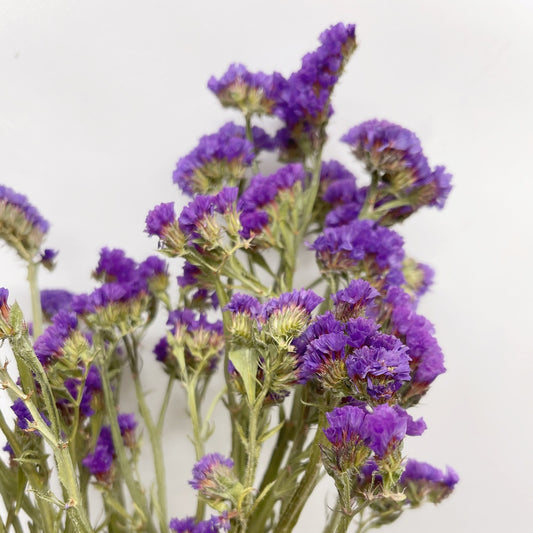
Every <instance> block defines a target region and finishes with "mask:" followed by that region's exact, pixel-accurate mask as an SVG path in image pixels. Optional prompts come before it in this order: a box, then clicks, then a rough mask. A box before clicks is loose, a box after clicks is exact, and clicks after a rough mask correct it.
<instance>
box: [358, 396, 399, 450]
mask: <svg viewBox="0 0 533 533" xmlns="http://www.w3.org/2000/svg"><path fill="white" fill-rule="evenodd" d="M406 431H407V421H406V419H405V417H403V416H401V415H399V414H398V413H397V412H396V410H395V409H393V408H392V407H390V405H387V404H384V405H377V406H376V407H374V409H373V411H372V413H369V414H367V416H366V418H365V421H364V432H365V435H366V444H367V446H368V447H369V448H371V449H372V451H373V452H374V453H375V454H376V455H377V456H378V457H383V456H384V455H386V454H387V453H389V452H391V451H392V450H394V449H395V448H396V446H397V445H398V443H400V442H401V441H402V440H403V439H404V437H405V435H406Z"/></svg>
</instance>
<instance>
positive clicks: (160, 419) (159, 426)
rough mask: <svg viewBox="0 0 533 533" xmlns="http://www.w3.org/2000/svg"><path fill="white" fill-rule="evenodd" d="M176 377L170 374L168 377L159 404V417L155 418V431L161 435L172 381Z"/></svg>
mask: <svg viewBox="0 0 533 533" xmlns="http://www.w3.org/2000/svg"><path fill="white" fill-rule="evenodd" d="M175 381H176V378H175V377H174V376H173V375H171V376H169V378H168V384H167V389H166V391H165V396H164V398H163V403H162V404H161V409H160V410H159V417H158V418H157V432H158V433H159V434H160V435H161V433H162V432H163V425H164V423H165V416H166V414H167V409H168V406H169V403H170V395H171V394H172V388H173V387H174V382H175Z"/></svg>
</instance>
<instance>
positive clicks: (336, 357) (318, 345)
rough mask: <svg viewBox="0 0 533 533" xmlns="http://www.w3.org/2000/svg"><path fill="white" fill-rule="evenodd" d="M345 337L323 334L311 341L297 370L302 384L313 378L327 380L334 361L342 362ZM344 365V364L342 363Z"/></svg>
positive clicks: (341, 334) (336, 334)
mask: <svg viewBox="0 0 533 533" xmlns="http://www.w3.org/2000/svg"><path fill="white" fill-rule="evenodd" d="M345 347H346V336H345V335H344V333H325V334H324V335H320V337H318V338H317V339H315V340H313V341H311V343H310V344H309V346H308V347H307V350H306V351H305V353H304V355H303V357H302V359H301V366H300V368H299V374H300V379H301V381H303V382H306V381H309V380H310V379H311V378H313V377H318V379H319V380H323V379H325V378H327V376H328V374H330V373H331V372H330V369H331V368H332V364H333V363H334V362H335V361H344V357H345ZM343 364H344V363H343Z"/></svg>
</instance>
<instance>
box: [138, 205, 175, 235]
mask: <svg viewBox="0 0 533 533" xmlns="http://www.w3.org/2000/svg"><path fill="white" fill-rule="evenodd" d="M174 222H176V213H175V212H174V202H168V203H163V204H159V205H158V206H156V207H154V208H153V209H152V210H151V211H150V212H149V213H148V216H147V217H146V229H145V231H146V233H148V235H157V236H158V237H159V238H160V239H164V238H165V237H166V234H167V231H168V228H169V227H170V226H172V225H173V224H174Z"/></svg>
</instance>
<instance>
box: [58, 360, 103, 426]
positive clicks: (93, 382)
mask: <svg viewBox="0 0 533 533" xmlns="http://www.w3.org/2000/svg"><path fill="white" fill-rule="evenodd" d="M64 385H65V389H66V390H67V391H68V393H69V395H70V397H71V398H72V399H73V400H74V402H77V400H78V397H79V395H80V386H81V380H80V379H78V378H68V379H66V380H65V382H64ZM101 396H102V378H101V377H100V371H99V370H98V367H96V366H95V365H92V366H91V367H89V370H88V372H87V376H86V378H85V381H84V383H83V391H82V392H81V400H80V401H79V412H80V415H81V417H82V418H83V417H85V418H89V417H91V416H92V415H94V413H95V409H94V407H95V403H98V401H97V398H98V397H101ZM102 400H103V398H102ZM56 405H57V407H58V409H59V410H60V411H61V412H62V413H63V416H64V418H65V419H66V420H70V419H71V418H72V416H73V409H74V406H73V404H72V402H71V401H70V400H69V399H66V398H60V399H59V400H57V402H56Z"/></svg>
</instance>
